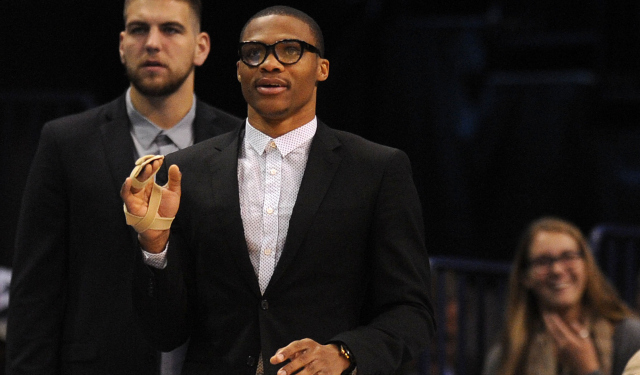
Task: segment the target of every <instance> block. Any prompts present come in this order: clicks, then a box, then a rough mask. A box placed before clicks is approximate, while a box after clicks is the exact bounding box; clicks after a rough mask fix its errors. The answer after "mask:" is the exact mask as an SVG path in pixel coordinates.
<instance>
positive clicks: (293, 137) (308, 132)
mask: <svg viewBox="0 0 640 375" xmlns="http://www.w3.org/2000/svg"><path fill="white" fill-rule="evenodd" d="M317 129H318V118H317V117H314V118H313V120H311V121H309V122H308V123H306V124H304V125H302V126H301V127H299V128H296V129H294V130H292V131H290V132H288V133H285V134H283V135H281V136H279V137H278V138H275V139H274V138H271V137H269V136H268V135H266V134H264V133H263V132H261V131H260V130H258V129H256V128H254V127H253V125H251V124H250V123H249V119H248V118H247V121H246V125H245V139H246V144H247V145H249V146H251V147H252V148H253V149H254V150H255V151H256V152H257V153H258V155H262V153H263V152H264V150H265V148H266V147H267V144H268V143H269V142H271V140H273V141H274V142H275V143H276V146H277V147H278V150H280V154H281V155H282V156H283V157H285V156H287V154H289V153H290V152H291V151H293V150H295V149H296V148H298V147H300V146H302V145H303V144H305V143H306V142H308V141H309V140H311V139H312V138H313V136H314V135H315V134H316V130H317Z"/></svg>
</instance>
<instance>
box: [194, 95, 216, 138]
mask: <svg viewBox="0 0 640 375" xmlns="http://www.w3.org/2000/svg"><path fill="white" fill-rule="evenodd" d="M206 107H207V105H206V104H205V103H204V102H202V101H200V100H197V102H196V117H195V119H194V121H193V138H194V143H198V142H201V141H204V140H205V139H209V138H211V137H213V136H215V135H216V134H215V127H214V126H212V123H213V121H214V119H215V117H216V115H215V113H214V112H213V111H211V110H206Z"/></svg>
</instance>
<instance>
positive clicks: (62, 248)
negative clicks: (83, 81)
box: [7, 96, 241, 375]
mask: <svg viewBox="0 0 640 375" xmlns="http://www.w3.org/2000/svg"><path fill="white" fill-rule="evenodd" d="M240 123H241V122H240V120H239V119H237V118H235V117H233V116H231V115H229V114H227V113H224V112H222V111H220V110H218V109H215V108H213V107H211V106H209V105H207V104H205V103H203V102H201V101H198V102H197V104H196V117H195V121H194V136H195V141H196V142H198V141H202V140H204V139H207V138H210V137H212V136H215V135H219V134H222V133H224V132H226V131H230V130H232V129H233V128H235V127H237V126H238V125H239V124H240ZM130 127H131V125H130V121H129V118H128V116H127V111H126V105H125V98H124V96H122V97H120V98H118V99H116V100H114V101H113V102H111V103H108V104H106V105H103V106H101V107H98V108H95V109H92V110H89V111H86V112H83V113H80V114H77V115H72V116H68V117H64V118H61V119H58V120H54V121H52V122H49V123H47V124H45V126H44V127H43V130H42V133H41V137H40V142H39V146H38V150H37V152H36V155H35V158H34V160H33V163H32V166H31V171H30V173H29V178H28V182H27V187H26V190H25V192H24V198H23V203H22V209H21V214H20V219H19V224H18V231H17V235H16V246H15V254H14V257H13V279H12V282H11V291H10V298H11V302H10V306H9V318H8V332H7V369H8V373H9V374H12V375H15V374H30V375H31V374H60V373H64V374H119V375H120V374H135V375H140V374H157V371H158V370H157V368H158V357H157V352H156V351H155V349H153V348H152V347H151V346H150V345H149V344H148V342H147V341H146V340H145V339H144V337H143V336H142V334H141V333H140V330H139V329H138V328H137V325H136V324H135V322H134V317H133V311H132V307H131V277H132V270H133V261H134V255H135V253H134V251H132V247H133V246H134V244H135V243H136V236H135V234H134V232H133V231H132V230H131V229H130V228H128V227H127V225H126V224H125V223H124V221H123V212H122V200H121V199H120V196H119V192H120V187H121V185H122V183H123V182H124V180H125V178H126V177H127V176H128V175H129V173H130V172H131V169H132V168H133V165H134V158H135V156H134V155H135V153H134V152H135V148H134V144H133V140H132V138H131V135H130Z"/></svg>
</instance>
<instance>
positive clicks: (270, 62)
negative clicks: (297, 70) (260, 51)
mask: <svg viewBox="0 0 640 375" xmlns="http://www.w3.org/2000/svg"><path fill="white" fill-rule="evenodd" d="M283 68H284V66H283V65H282V63H281V62H280V61H278V59H276V52H275V51H274V50H273V49H272V50H270V51H267V57H266V58H265V59H264V61H263V62H262V64H260V69H263V70H266V71H273V70H282V69H283Z"/></svg>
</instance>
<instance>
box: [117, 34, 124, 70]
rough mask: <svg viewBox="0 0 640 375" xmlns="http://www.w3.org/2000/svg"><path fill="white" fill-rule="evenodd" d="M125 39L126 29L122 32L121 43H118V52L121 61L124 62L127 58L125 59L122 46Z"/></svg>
mask: <svg viewBox="0 0 640 375" xmlns="http://www.w3.org/2000/svg"><path fill="white" fill-rule="evenodd" d="M123 39H124V31H122V32H121V33H120V43H119V45H118V52H119V53H120V62H121V63H123V64H124V63H125V60H124V50H123V47H122V40H123Z"/></svg>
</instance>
